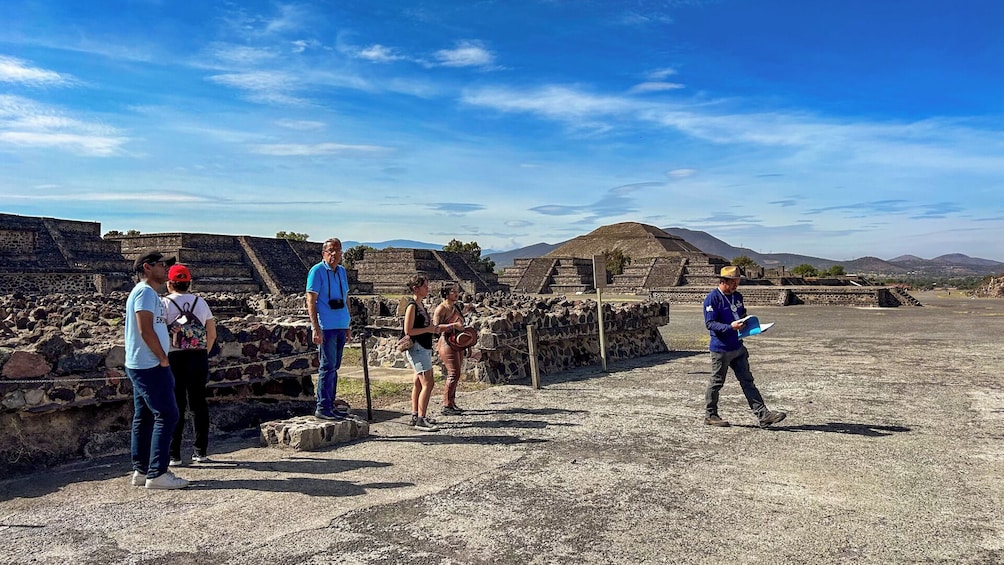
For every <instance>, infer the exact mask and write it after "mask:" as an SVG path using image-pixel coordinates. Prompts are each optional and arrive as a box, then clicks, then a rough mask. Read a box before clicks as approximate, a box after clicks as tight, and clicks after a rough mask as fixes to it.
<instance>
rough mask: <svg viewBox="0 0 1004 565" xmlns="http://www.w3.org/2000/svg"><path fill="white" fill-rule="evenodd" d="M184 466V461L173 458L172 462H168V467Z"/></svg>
mask: <svg viewBox="0 0 1004 565" xmlns="http://www.w3.org/2000/svg"><path fill="white" fill-rule="evenodd" d="M184 465H185V461H184V459H174V458H173V457H172V458H171V460H170V461H168V462H167V466H168V467H182V466H184Z"/></svg>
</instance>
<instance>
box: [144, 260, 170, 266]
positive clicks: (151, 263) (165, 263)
mask: <svg viewBox="0 0 1004 565" xmlns="http://www.w3.org/2000/svg"><path fill="white" fill-rule="evenodd" d="M147 265H154V266H156V265H160V266H161V267H166V266H167V261H153V262H150V263H147Z"/></svg>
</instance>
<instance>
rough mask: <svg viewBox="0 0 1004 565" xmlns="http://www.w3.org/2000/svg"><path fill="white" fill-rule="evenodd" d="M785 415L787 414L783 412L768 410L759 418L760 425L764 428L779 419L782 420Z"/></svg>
mask: <svg viewBox="0 0 1004 565" xmlns="http://www.w3.org/2000/svg"><path fill="white" fill-rule="evenodd" d="M787 416H788V415H787V414H785V413H784V412H779V411H768V412H767V413H766V414H764V415H763V418H760V427H761V428H766V427H767V426H770V425H771V424H776V423H778V422H780V421H781V420H784V419H785V418H786V417H787Z"/></svg>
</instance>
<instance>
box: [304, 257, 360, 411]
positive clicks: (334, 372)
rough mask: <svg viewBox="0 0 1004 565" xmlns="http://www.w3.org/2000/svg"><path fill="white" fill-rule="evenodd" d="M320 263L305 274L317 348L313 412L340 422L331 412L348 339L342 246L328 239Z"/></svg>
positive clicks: (311, 321) (346, 296) (350, 334)
mask: <svg viewBox="0 0 1004 565" xmlns="http://www.w3.org/2000/svg"><path fill="white" fill-rule="evenodd" d="M321 249H322V250H321V262H320V263H318V264H316V265H314V266H313V267H311V268H310V273H308V274H307V313H308V314H309V315H310V326H311V328H312V332H313V339H314V343H315V344H316V345H317V351H318V361H319V362H320V363H319V365H320V366H319V367H318V369H317V410H316V411H315V412H314V416H315V417H317V418H321V419H323V420H341V419H343V418H344V416H343V415H341V414H339V413H338V412H337V411H335V409H334V402H335V392H336V391H337V389H338V368H339V367H341V366H342V350H343V349H344V348H345V342H346V341H347V340H349V339H351V338H352V331H351V330H350V329H349V321H350V317H349V307H348V306H349V304H348V302H349V297H348V293H349V277H348V274H347V273H346V272H345V267H342V266H341V265H339V263H341V261H342V242H341V240H339V239H338V238H331V239H329V240H327V241H325V242H324V247H322V248H321Z"/></svg>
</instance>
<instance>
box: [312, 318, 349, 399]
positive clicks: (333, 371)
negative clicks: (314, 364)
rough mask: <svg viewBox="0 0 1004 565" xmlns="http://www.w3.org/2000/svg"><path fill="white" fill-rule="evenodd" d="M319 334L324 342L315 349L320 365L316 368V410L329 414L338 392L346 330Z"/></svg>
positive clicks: (324, 331)
mask: <svg viewBox="0 0 1004 565" xmlns="http://www.w3.org/2000/svg"><path fill="white" fill-rule="evenodd" d="M321 333H322V334H323V335H324V341H322V342H321V345H320V347H318V348H317V349H318V351H317V356H318V361H319V365H320V366H319V367H318V368H317V409H318V410H322V411H325V412H330V411H331V410H332V408H333V407H334V402H335V392H336V391H337V390H338V369H339V367H341V366H342V350H343V349H345V333H346V330H321Z"/></svg>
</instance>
